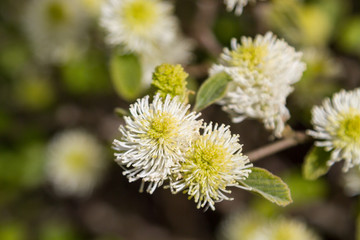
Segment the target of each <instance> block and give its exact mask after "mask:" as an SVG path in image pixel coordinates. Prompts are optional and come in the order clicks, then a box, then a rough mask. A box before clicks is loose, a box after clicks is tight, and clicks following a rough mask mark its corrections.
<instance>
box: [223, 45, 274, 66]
mask: <svg viewBox="0 0 360 240" xmlns="http://www.w3.org/2000/svg"><path fill="white" fill-rule="evenodd" d="M267 53H268V49H267V46H266V45H262V46H255V45H250V46H239V47H238V48H237V49H236V50H233V51H231V52H230V56H231V60H230V64H231V65H232V66H234V67H236V66H244V65H245V66H247V67H248V68H249V69H250V70H254V69H255V68H257V67H259V65H260V64H262V63H264V58H265V56H266V55H267Z"/></svg>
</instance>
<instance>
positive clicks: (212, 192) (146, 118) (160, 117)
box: [113, 94, 252, 209]
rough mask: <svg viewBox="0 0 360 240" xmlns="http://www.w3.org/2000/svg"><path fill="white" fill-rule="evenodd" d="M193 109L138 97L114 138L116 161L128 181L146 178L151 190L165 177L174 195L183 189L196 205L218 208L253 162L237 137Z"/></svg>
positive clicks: (172, 100) (168, 99)
mask: <svg viewBox="0 0 360 240" xmlns="http://www.w3.org/2000/svg"><path fill="white" fill-rule="evenodd" d="M189 108H190V105H185V104H184V103H182V102H181V101H180V100H179V97H178V96H175V97H173V98H172V97H171V96H170V95H167V96H166V98H165V99H163V98H161V97H160V95H159V94H156V95H155V96H154V99H153V101H152V102H151V103H150V102H149V96H146V97H144V98H142V99H139V100H137V102H136V103H135V104H133V105H131V106H130V113H131V116H127V117H124V119H125V126H123V125H121V126H120V129H119V130H120V133H121V136H120V139H118V140H117V139H115V140H114V142H113V144H114V149H115V150H116V151H117V153H116V154H115V156H116V161H117V163H118V164H119V165H121V166H122V167H123V168H124V172H123V174H124V175H126V176H127V177H128V179H129V181H130V182H131V181H135V180H141V181H142V185H141V189H140V191H141V190H142V189H143V187H144V184H145V183H148V186H147V188H146V191H147V192H149V193H153V192H154V191H155V189H156V188H157V187H159V186H161V185H163V184H164V182H165V181H167V182H168V184H167V186H169V187H170V188H171V190H172V191H173V193H177V192H179V191H182V190H183V192H184V193H187V194H188V195H189V197H190V198H194V201H195V202H196V203H198V205H197V207H198V208H200V207H206V208H207V207H211V208H212V209H215V207H214V203H215V202H220V201H222V200H230V198H229V197H227V196H226V195H225V193H230V191H229V190H228V189H226V188H227V187H229V186H236V187H241V186H240V185H239V182H238V180H243V179H245V178H246V177H247V176H248V174H249V173H250V172H251V170H250V169H249V167H251V166H252V165H251V164H250V163H249V160H248V158H247V157H246V156H244V155H242V153H241V145H240V144H239V143H238V140H239V136H238V135H232V134H231V132H230V130H229V127H228V126H227V127H226V126H224V125H221V126H218V125H217V124H215V125H213V124H212V123H210V124H208V125H207V124H203V123H202V120H198V118H199V116H200V114H197V113H195V112H189V111H188V110H189ZM201 130H203V131H202V133H201Z"/></svg>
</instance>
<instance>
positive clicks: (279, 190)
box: [240, 167, 292, 207]
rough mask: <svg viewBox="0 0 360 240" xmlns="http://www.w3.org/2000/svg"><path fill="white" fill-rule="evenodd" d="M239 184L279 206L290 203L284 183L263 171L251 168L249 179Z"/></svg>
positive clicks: (288, 192) (287, 188) (288, 190)
mask: <svg viewBox="0 0 360 240" xmlns="http://www.w3.org/2000/svg"><path fill="white" fill-rule="evenodd" d="M240 183H241V184H242V185H244V186H245V187H249V188H250V191H252V192H255V193H257V194H260V195H261V196H263V197H264V198H266V199H267V200H269V201H270V202H273V203H275V204H277V205H279V206H283V207H284V206H286V205H288V204H290V203H292V199H291V194H290V189H289V187H288V186H287V185H286V183H284V182H283V181H282V180H281V178H279V177H278V176H275V175H273V174H272V173H270V172H269V171H267V170H265V169H262V168H257V167H253V168H251V173H250V175H249V177H248V178H247V179H246V180H243V181H240Z"/></svg>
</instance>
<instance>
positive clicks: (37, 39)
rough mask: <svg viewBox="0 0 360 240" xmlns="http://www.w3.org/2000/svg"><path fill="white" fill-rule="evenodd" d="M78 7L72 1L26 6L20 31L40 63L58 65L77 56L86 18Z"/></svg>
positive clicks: (37, 0)
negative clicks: (23, 33) (22, 29)
mask: <svg viewBox="0 0 360 240" xmlns="http://www.w3.org/2000/svg"><path fill="white" fill-rule="evenodd" d="M80 6H81V5H80V4H79V3H78V2H77V1H72V0H33V1H30V2H29V3H28V6H27V9H26V13H25V18H24V28H25V31H26V33H27V35H28V38H29V40H30V42H31V44H32V45H33V51H34V53H35V55H36V56H37V57H38V58H39V59H40V60H43V61H50V62H62V61H66V60H68V59H69V58H71V57H73V56H74V55H76V54H79V53H80V52H81V51H79V49H82V48H81V46H84V43H83V38H82V37H83V36H84V35H85V34H84V30H85V29H86V28H85V25H86V18H85V17H84V15H83V11H82V8H81V7H80Z"/></svg>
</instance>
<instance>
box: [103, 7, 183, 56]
mask: <svg viewBox="0 0 360 240" xmlns="http://www.w3.org/2000/svg"><path fill="white" fill-rule="evenodd" d="M172 10H173V9H172V5H171V4H169V3H166V2H163V1H160V0H108V2H107V3H106V4H104V5H103V11H102V18H101V25H102V26H103V27H104V28H105V29H106V30H107V32H108V36H107V41H108V42H109V43H110V44H113V45H122V46H123V47H124V48H125V49H126V50H128V51H134V52H138V53H146V54H152V53H153V52H154V51H155V52H156V51H157V50H158V48H160V47H161V46H162V45H164V44H165V45H166V44H168V43H169V42H171V41H173V40H174V38H175V35H176V29H177V21H176V19H175V17H174V16H172Z"/></svg>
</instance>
